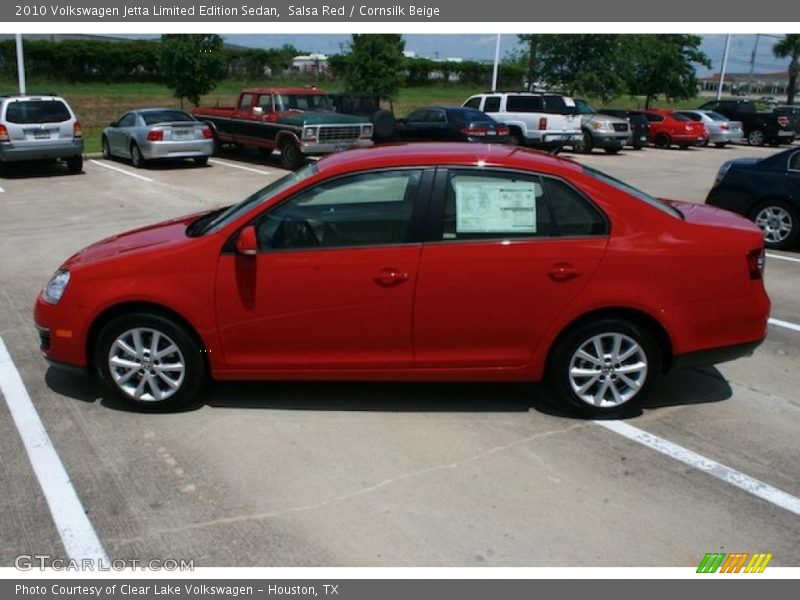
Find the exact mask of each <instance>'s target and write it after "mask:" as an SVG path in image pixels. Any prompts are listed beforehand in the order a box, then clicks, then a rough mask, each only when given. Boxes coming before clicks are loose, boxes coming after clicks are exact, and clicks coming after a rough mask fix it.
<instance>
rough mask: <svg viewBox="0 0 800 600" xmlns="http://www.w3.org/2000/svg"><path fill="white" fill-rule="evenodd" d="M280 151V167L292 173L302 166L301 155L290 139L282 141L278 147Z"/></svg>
mask: <svg viewBox="0 0 800 600" xmlns="http://www.w3.org/2000/svg"><path fill="white" fill-rule="evenodd" d="M280 151H281V166H282V167H283V168H284V169H289V170H291V171H294V170H295V169H297V168H299V167H300V166H301V165H302V164H303V153H302V152H300V148H298V147H297V144H295V143H294V142H293V141H292V140H290V139H288V138H287V139H284V140H283V141H282V142H281V145H280Z"/></svg>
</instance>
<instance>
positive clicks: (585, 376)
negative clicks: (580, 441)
mask: <svg viewBox="0 0 800 600" xmlns="http://www.w3.org/2000/svg"><path fill="white" fill-rule="evenodd" d="M763 257H764V251H763V241H762V236H761V231H760V230H759V229H758V228H757V227H756V226H755V225H753V224H752V223H750V222H749V221H747V220H745V219H743V218H741V217H738V216H736V215H734V214H732V213H729V212H725V211H722V210H719V209H714V208H710V207H707V206H704V205H698V204H689V203H682V202H666V201H661V200H658V199H655V198H652V197H650V196H648V195H646V194H644V193H642V192H640V191H637V190H635V189H634V188H631V187H629V186H627V185H626V184H624V183H622V182H620V181H618V180H616V179H613V178H611V177H609V176H607V175H604V174H602V173H600V172H598V171H595V170H593V169H590V168H588V167H584V166H581V165H579V164H577V163H574V162H572V161H570V160H566V159H561V158H556V157H553V156H549V155H547V154H542V153H538V152H535V151H531V150H526V149H521V148H509V147H503V146H489V145H486V146H483V145H474V144H408V145H393V146H386V147H383V148H374V149H369V150H354V151H349V152H344V153H341V154H337V155H333V156H330V157H328V158H325V159H323V160H321V161H319V162H318V163H314V164H311V165H308V166H307V167H305V168H303V169H301V170H299V171H296V172H294V173H290V174H288V175H286V176H285V177H284V178H282V179H279V180H278V181H275V182H274V183H272V184H270V185H268V186H267V187H265V188H264V189H262V190H259V191H258V192H256V193H255V194H253V195H252V196H250V197H249V198H247V199H246V200H244V201H243V202H242V203H240V204H237V205H235V206H231V207H228V208H224V209H219V210H216V211H212V212H207V213H203V214H197V215H193V216H189V217H185V218H180V219H175V220H173V221H168V222H166V223H160V224H158V225H153V226H151V227H146V228H144V229H139V230H136V231H131V232H129V233H124V234H121V235H118V236H115V237H112V238H109V239H107V240H104V241H101V242H99V243H97V244H94V245H92V246H89V247H88V248H86V249H85V250H82V251H80V252H78V253H77V254H76V255H75V256H73V257H71V258H70V259H69V260H67V261H66V262H65V263H64V264H63V266H61V267H60V268H59V269H58V271H57V272H56V273H55V275H53V278H52V279H51V280H50V281H49V282H48V283H47V285H46V286H45V288H44V289H43V290H42V293H41V295H40V296H39V298H38V300H37V302H36V312H35V319H36V324H37V327H38V328H39V331H40V334H41V348H42V352H43V353H44V355H45V356H46V357H47V358H48V359H49V360H50V361H53V362H55V363H62V364H63V363H66V364H67V365H73V366H80V367H83V368H86V369H90V370H92V371H96V372H97V373H99V375H100V377H101V379H102V380H103V381H104V382H105V385H106V386H107V388H108V391H109V393H111V394H113V395H114V396H117V397H119V398H121V399H124V400H126V401H128V402H130V403H133V404H136V405H139V406H141V407H166V406H170V407H174V406H177V405H179V404H181V403H185V402H189V401H191V400H192V399H193V398H194V397H195V396H196V395H197V394H198V393H199V391H200V390H201V389H202V386H203V382H204V380H205V379H206V378H207V377H209V376H211V377H213V378H214V379H218V380H231V379H250V380H309V379H315V380H362V381H367V380H370V381H376V380H385V381H399V380H403V381H529V382H535V381H540V380H543V379H546V380H547V381H549V382H550V384H551V385H552V387H553V388H554V389H555V390H556V392H557V393H558V394H559V396H560V397H561V398H563V400H564V401H566V402H569V403H572V404H573V405H574V406H575V407H578V408H580V409H583V410H584V411H585V412H586V413H587V414H591V415H593V416H610V415H620V414H624V413H626V412H628V411H629V410H631V409H633V408H634V407H636V406H637V405H639V404H640V403H641V402H642V400H643V399H644V397H645V396H646V395H647V393H648V391H649V390H650V389H651V387H652V385H653V383H654V382H655V381H656V379H657V378H658V376H659V375H660V374H662V373H663V372H664V371H665V370H667V369H670V368H673V367H676V366H679V365H681V364H684V365H685V364H692V365H697V364H710V363H714V362H719V361H722V360H727V359H731V358H735V357H738V356H742V355H746V354H749V353H751V352H752V351H753V349H754V348H755V347H756V346H757V345H758V344H759V343H760V342H761V341H762V340H763V338H764V336H765V333H766V326H767V317H768V313H769V299H768V298H767V295H766V293H765V291H764V286H763V282H762V269H763V260H764V258H763Z"/></svg>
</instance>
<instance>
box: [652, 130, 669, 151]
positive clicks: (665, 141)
mask: <svg viewBox="0 0 800 600" xmlns="http://www.w3.org/2000/svg"><path fill="white" fill-rule="evenodd" d="M671 143H672V140H670V139H669V136H668V135H667V134H666V133H659V134H658V135H657V136H656V138H655V139H654V140H653V145H654V146H655V147H656V148H669V147H670V144H671Z"/></svg>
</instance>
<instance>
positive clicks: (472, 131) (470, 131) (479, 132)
mask: <svg viewBox="0 0 800 600" xmlns="http://www.w3.org/2000/svg"><path fill="white" fill-rule="evenodd" d="M459 131H460V132H461V133H463V134H464V135H466V136H470V137H474V136H483V135H486V134H487V132H488V131H489V130H488V129H486V128H485V127H462V128H461V129H459Z"/></svg>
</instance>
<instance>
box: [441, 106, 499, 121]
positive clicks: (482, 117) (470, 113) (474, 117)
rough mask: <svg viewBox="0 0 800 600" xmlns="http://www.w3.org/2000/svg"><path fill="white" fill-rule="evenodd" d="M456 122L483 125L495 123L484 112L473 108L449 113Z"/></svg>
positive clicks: (457, 109)
mask: <svg viewBox="0 0 800 600" xmlns="http://www.w3.org/2000/svg"><path fill="white" fill-rule="evenodd" d="M448 114H450V116H451V117H453V118H454V119H455V120H456V121H471V122H473V123H474V122H476V121H478V122H482V123H494V119H493V118H492V117H490V116H489V115H487V114H486V113H484V112H481V111H479V110H474V109H472V108H454V109H452V110H449V111H448Z"/></svg>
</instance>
